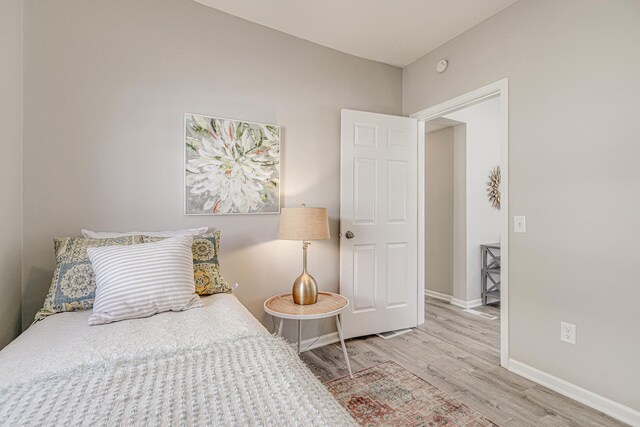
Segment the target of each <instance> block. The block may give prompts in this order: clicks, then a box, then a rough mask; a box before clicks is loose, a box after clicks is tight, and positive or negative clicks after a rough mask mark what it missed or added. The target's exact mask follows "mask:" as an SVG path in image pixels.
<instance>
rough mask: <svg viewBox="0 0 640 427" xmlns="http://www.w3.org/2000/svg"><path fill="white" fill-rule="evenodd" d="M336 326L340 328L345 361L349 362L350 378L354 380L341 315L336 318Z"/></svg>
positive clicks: (339, 333) (339, 334)
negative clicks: (343, 336)
mask: <svg viewBox="0 0 640 427" xmlns="http://www.w3.org/2000/svg"><path fill="white" fill-rule="evenodd" d="M336 326H337V327H338V336H339V337H340V344H341V345H342V353H344V360H345V361H346V362H347V369H348V370H349V377H351V379H353V374H352V373H351V363H349V354H348V353H347V346H346V345H345V343H344V338H342V328H341V327H340V315H337V316H336Z"/></svg>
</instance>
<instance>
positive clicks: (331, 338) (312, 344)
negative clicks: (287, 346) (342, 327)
mask: <svg viewBox="0 0 640 427" xmlns="http://www.w3.org/2000/svg"><path fill="white" fill-rule="evenodd" d="M338 341H340V337H339V336H338V332H332V333H330V334H324V335H320V336H319V337H315V338H309V339H306V340H302V341H300V350H302V351H307V350H313V349H314V348H318V347H324V346H325V345H329V344H333V343H334V342H338ZM292 345H293V347H295V348H296V350H297V349H298V343H297V342H293V343H292Z"/></svg>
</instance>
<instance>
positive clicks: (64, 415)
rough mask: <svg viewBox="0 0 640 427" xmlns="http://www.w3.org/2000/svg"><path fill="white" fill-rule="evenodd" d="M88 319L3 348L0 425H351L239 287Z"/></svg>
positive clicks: (60, 321)
mask: <svg viewBox="0 0 640 427" xmlns="http://www.w3.org/2000/svg"><path fill="white" fill-rule="evenodd" d="M203 305H204V307H203V308H197V309H192V310H188V311H184V312H178V313H172V312H169V313H161V314H157V315H155V316H152V317H149V318H145V319H134V320H126V321H122V322H116V323H113V324H108V325H100V326H88V324H87V319H88V317H89V315H90V312H73V313H62V314H56V315H53V316H49V317H47V318H46V319H44V320H43V321H40V322H38V323H36V324H34V325H32V326H31V327H30V328H29V329H27V330H26V331H25V332H24V333H23V334H22V335H20V336H19V337H18V338H17V339H16V340H14V341H13V342H12V343H11V344H9V345H8V346H7V347H6V348H5V349H3V350H2V351H0V425H4V424H36V425H56V424H60V423H64V424H79V425H83V424H85V425H89V424H91V425H96V424H97V425H100V424H102V425H111V424H140V423H142V424H149V425H165V424H180V425H184V424H186V425H205V424H206V425H273V424H279V425H352V424H353V423H354V422H353V420H352V419H351V417H350V416H349V415H348V414H347V413H346V411H344V409H343V408H342V407H340V405H339V404H338V403H337V402H336V401H335V399H333V397H332V396H331V395H330V394H329V393H328V392H327V390H326V389H325V388H324V386H323V385H322V384H321V383H320V382H319V381H318V380H317V379H316V378H315V377H314V376H313V375H312V374H311V372H310V371H309V370H308V369H307V368H306V367H305V366H304V364H303V363H302V362H301V361H300V359H299V358H298V357H297V355H296V354H295V353H294V352H293V350H292V349H291V348H290V347H289V346H288V345H287V344H285V343H284V341H282V340H281V339H279V338H276V337H273V336H271V335H270V334H269V333H268V331H267V330H266V329H265V328H264V327H263V326H262V325H261V324H260V323H259V322H258V321H257V320H256V319H255V318H254V317H253V316H252V315H251V314H250V313H249V312H248V311H247V309H246V308H245V307H244V306H243V305H242V304H241V303H240V302H239V301H238V300H237V298H236V297H235V296H233V295H228V294H218V295H213V296H210V297H204V298H203Z"/></svg>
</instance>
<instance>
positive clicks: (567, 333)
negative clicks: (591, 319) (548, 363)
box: [560, 322, 576, 345]
mask: <svg viewBox="0 0 640 427" xmlns="http://www.w3.org/2000/svg"><path fill="white" fill-rule="evenodd" d="M560 341H564V342H567V343H569V344H573V345H575V344H576V325H574V324H572V323H567V322H560Z"/></svg>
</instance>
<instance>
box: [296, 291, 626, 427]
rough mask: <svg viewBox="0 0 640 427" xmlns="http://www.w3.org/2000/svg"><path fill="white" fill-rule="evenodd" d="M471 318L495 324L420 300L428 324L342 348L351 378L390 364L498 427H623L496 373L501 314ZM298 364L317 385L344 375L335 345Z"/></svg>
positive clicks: (352, 342)
mask: <svg viewBox="0 0 640 427" xmlns="http://www.w3.org/2000/svg"><path fill="white" fill-rule="evenodd" d="M477 310H480V311H483V312H486V313H488V314H492V315H494V316H496V317H498V319H496V320H487V319H484V318H482V317H480V316H476V315H473V314H469V313H465V312H463V311H462V309H461V308H459V307H456V306H453V305H451V304H448V303H445V302H443V301H439V300H436V299H433V298H426V305H425V312H426V313H425V317H426V319H425V320H426V321H425V323H424V324H423V325H421V326H420V327H419V328H416V329H414V330H413V331H411V332H409V333H406V334H404V335H401V336H398V337H395V338H391V339H388V340H383V339H382V338H379V337H377V336H370V337H364V338H355V339H351V340H348V341H347V347H348V351H349V358H350V360H351V367H352V368H353V371H354V372H356V371H359V370H361V369H365V368H369V367H371V366H374V365H377V364H378V363H382V362H385V361H387V360H393V361H394V362H396V363H398V364H399V365H401V366H403V367H404V368H405V369H408V370H409V371H411V372H412V373H414V374H415V375H417V376H419V377H421V378H422V379H424V380H425V381H427V382H429V383H431V384H433V385H434V386H436V387H438V388H439V389H441V390H443V391H446V392H448V393H449V394H451V395H452V396H453V397H455V398H456V399H458V400H459V401H460V402H462V403H464V404H466V405H468V406H469V407H471V408H473V409H475V410H476V411H478V412H479V413H481V414H482V415H484V416H485V417H487V418H488V419H490V420H491V421H493V422H495V423H496V424H498V425H500V426H509V427H511V426H576V427H577V426H580V427H582V426H623V425H625V424H622V423H620V422H618V421H616V420H614V419H613V418H611V417H608V416H606V415H604V414H602V413H600V412H598V411H595V410H593V409H591V408H588V407H587V406H584V405H582V404H580V403H578V402H575V401H573V400H571V399H569V398H566V397H564V396H562V395H560V394H558V393H555V392H553V391H551V390H549V389H547V388H545V387H542V386H540V385H537V384H535V383H534V382H531V381H529V380H527V379H525V378H522V377H520V376H518V375H515V374H513V373H511V372H509V371H507V370H506V369H503V368H502V367H500V366H499V361H500V351H499V345H500V343H499V341H500V320H499V315H500V313H499V309H498V308H496V307H492V306H486V307H479V308H477ZM301 357H302V359H303V360H304V361H305V362H306V363H307V365H308V366H309V368H310V369H311V370H312V371H313V372H314V373H315V374H316V375H317V376H318V377H319V378H320V379H321V380H322V381H327V380H330V379H334V378H338V377H341V376H344V375H347V370H346V366H345V364H344V359H343V356H342V350H341V348H340V345H339V344H331V345H328V346H324V347H320V348H316V349H314V350H310V351H307V352H305V353H303V354H302V355H301Z"/></svg>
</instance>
